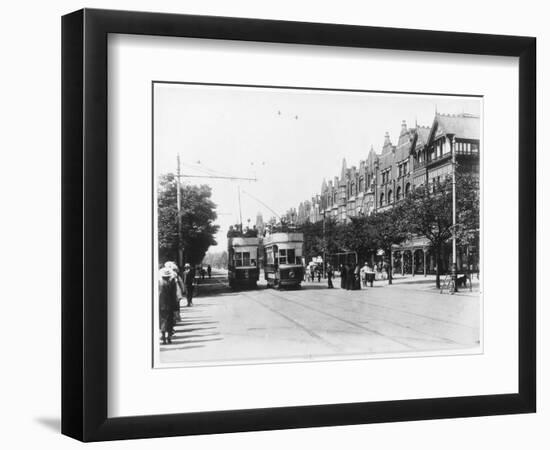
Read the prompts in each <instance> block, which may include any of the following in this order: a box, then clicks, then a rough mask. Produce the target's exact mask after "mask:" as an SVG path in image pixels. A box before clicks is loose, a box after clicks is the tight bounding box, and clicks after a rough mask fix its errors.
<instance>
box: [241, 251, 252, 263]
mask: <svg viewBox="0 0 550 450" xmlns="http://www.w3.org/2000/svg"><path fill="white" fill-rule="evenodd" d="M249 265H250V252H243V266H249Z"/></svg>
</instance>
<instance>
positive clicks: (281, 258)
mask: <svg viewBox="0 0 550 450" xmlns="http://www.w3.org/2000/svg"><path fill="white" fill-rule="evenodd" d="M279 264H286V250H284V249H281V250H279Z"/></svg>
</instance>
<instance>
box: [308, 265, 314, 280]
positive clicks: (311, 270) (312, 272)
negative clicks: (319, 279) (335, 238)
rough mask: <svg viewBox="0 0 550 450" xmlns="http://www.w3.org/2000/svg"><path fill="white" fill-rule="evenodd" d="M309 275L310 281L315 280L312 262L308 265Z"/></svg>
mask: <svg viewBox="0 0 550 450" xmlns="http://www.w3.org/2000/svg"><path fill="white" fill-rule="evenodd" d="M309 277H310V278H311V282H312V283H313V282H314V281H315V266H314V265H313V264H312V265H311V266H309Z"/></svg>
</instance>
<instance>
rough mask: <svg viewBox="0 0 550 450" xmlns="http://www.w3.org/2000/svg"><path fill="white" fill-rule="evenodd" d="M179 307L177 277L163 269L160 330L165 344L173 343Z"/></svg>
mask: <svg viewBox="0 0 550 450" xmlns="http://www.w3.org/2000/svg"><path fill="white" fill-rule="evenodd" d="M176 305H178V307H179V304H178V297H177V288H176V276H175V274H174V272H173V271H171V270H170V269H168V268H166V267H163V268H162V269H160V272H159V328H160V333H161V339H162V343H163V344H166V343H168V344H171V343H172V334H173V333H174V310H175V308H176Z"/></svg>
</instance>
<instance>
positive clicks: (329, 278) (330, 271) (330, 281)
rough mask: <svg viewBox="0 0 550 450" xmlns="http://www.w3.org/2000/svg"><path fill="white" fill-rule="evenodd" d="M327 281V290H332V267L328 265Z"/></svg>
mask: <svg viewBox="0 0 550 450" xmlns="http://www.w3.org/2000/svg"><path fill="white" fill-rule="evenodd" d="M327 279H328V288H329V289H333V288H334V286H333V285H332V266H331V265H330V264H327Z"/></svg>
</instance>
